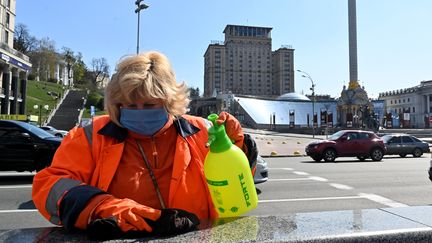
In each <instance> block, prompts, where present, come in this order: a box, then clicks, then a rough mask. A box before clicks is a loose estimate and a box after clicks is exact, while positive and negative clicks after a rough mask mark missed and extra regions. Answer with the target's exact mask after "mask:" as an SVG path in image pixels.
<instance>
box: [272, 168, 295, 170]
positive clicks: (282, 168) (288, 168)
mask: <svg viewBox="0 0 432 243" xmlns="http://www.w3.org/2000/svg"><path fill="white" fill-rule="evenodd" d="M268 169H269V170H293V168H268Z"/></svg>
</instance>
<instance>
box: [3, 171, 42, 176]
mask: <svg viewBox="0 0 432 243" xmlns="http://www.w3.org/2000/svg"><path fill="white" fill-rule="evenodd" d="M34 175H36V173H35V172H0V176H34Z"/></svg>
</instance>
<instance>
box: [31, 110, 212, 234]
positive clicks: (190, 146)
mask: <svg viewBox="0 0 432 243" xmlns="http://www.w3.org/2000/svg"><path fill="white" fill-rule="evenodd" d="M89 126H93V129H92V130H90V131H92V133H91V135H90V136H89V135H86V131H87V132H88V131H89V129H85V128H83V127H75V128H73V129H72V130H71V131H70V132H69V134H68V136H66V137H65V138H64V139H63V141H62V144H61V146H60V147H59V148H58V150H57V152H56V153H55V156H54V158H53V161H52V163H51V166H50V167H48V168H46V169H44V170H42V171H40V172H39V173H37V174H36V175H35V177H34V180H33V191H32V197H33V201H34V203H35V205H36V207H37V208H38V210H39V212H40V213H41V214H42V215H43V216H44V217H45V218H47V219H48V220H49V221H50V222H52V223H54V224H57V225H64V226H65V227H66V228H70V229H71V228H73V226H74V223H75V221H76V219H77V218H78V216H79V214H80V213H81V211H82V210H83V209H84V208H85V206H86V204H87V203H88V202H89V201H90V200H91V199H92V197H94V196H96V195H99V194H104V193H106V191H107V190H108V188H109V185H110V183H111V180H112V179H113V177H114V175H115V172H116V170H117V166H118V165H119V162H120V159H121V157H122V152H123V148H124V140H125V138H126V136H127V130H126V129H124V128H121V127H119V126H117V125H116V124H114V123H113V122H111V121H110V120H109V117H108V116H99V117H95V118H93V124H90V125H89ZM174 126H175V127H176V130H177V134H178V135H177V138H176V139H177V142H176V151H175V155H176V156H175V158H174V164H173V171H172V176H171V177H172V178H171V182H170V189H169V200H168V205H167V206H168V207H170V208H179V209H184V210H187V211H189V212H191V213H194V214H196V215H197V216H198V217H199V218H201V219H202V218H216V217H217V212H216V211H215V209H214V206H213V203H212V200H211V197H210V193H209V191H208V187H207V185H206V179H205V176H204V159H205V156H206V154H207V152H208V148H206V147H205V144H206V142H207V139H208V135H207V132H206V130H207V124H206V120H204V119H203V118H199V117H194V116H188V115H184V116H182V117H180V118H178V119H175V120H174Z"/></svg>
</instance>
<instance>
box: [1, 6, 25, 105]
mask: <svg viewBox="0 0 432 243" xmlns="http://www.w3.org/2000/svg"><path fill="white" fill-rule="evenodd" d="M15 6H16V0H0V114H25V102H26V90H27V74H28V71H29V70H30V68H31V63H30V61H29V57H28V56H26V55H24V54H22V53H21V52H19V51H17V50H15V49H13V39H14V29H15Z"/></svg>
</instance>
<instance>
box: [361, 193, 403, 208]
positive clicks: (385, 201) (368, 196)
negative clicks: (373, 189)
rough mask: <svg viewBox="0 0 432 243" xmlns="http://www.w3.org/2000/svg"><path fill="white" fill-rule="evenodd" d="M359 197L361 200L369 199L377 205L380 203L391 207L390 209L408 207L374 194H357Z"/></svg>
mask: <svg viewBox="0 0 432 243" xmlns="http://www.w3.org/2000/svg"><path fill="white" fill-rule="evenodd" d="M358 195H359V196H360V197H362V198H366V199H369V200H371V201H374V202H377V203H381V204H384V205H386V206H389V207H392V208H401V207H408V205H406V204H403V203H399V202H396V201H393V200H390V199H388V198H385V197H382V196H379V195H376V194H371V193H359V194H358Z"/></svg>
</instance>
